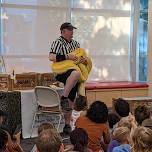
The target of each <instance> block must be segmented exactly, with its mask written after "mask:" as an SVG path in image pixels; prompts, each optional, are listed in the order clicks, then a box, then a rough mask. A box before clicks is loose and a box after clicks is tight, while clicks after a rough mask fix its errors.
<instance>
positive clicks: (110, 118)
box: [108, 113, 120, 129]
mask: <svg viewBox="0 0 152 152" xmlns="http://www.w3.org/2000/svg"><path fill="white" fill-rule="evenodd" d="M119 121H120V118H119V117H118V115H116V114H115V113H109V114H108V123H109V127H110V129H113V127H114V125H116V123H117V122H119Z"/></svg>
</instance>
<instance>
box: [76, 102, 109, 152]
mask: <svg viewBox="0 0 152 152" xmlns="http://www.w3.org/2000/svg"><path fill="white" fill-rule="evenodd" d="M107 120H108V108H107V106H106V104H105V103H104V102H101V101H95V102H93V103H92V104H91V105H90V108H89V109H88V111H87V114H86V116H80V117H79V118H78V119H77V121H76V127H77V128H83V129H84V130H85V131H86V132H87V134H88V137H89V143H88V147H89V148H90V149H91V150H92V151H93V152H99V151H103V148H102V146H101V139H102V138H103V140H104V141H103V142H104V143H105V144H109V142H110V134H109V127H108V125H107Z"/></svg>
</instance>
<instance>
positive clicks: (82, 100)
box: [70, 96, 87, 130]
mask: <svg viewBox="0 0 152 152" xmlns="http://www.w3.org/2000/svg"><path fill="white" fill-rule="evenodd" d="M86 109H87V98H86V97H84V96H78V97H77V98H76V101H75V103H74V109H73V110H72V114H71V122H70V125H71V128H72V130H74V129H75V122H76V120H77V119H78V118H79V117H80V115H81V114H82V112H84V111H85V110H86Z"/></svg>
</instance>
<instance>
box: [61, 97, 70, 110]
mask: <svg viewBox="0 0 152 152" xmlns="http://www.w3.org/2000/svg"><path fill="white" fill-rule="evenodd" d="M61 109H62V110H63V111H71V110H72V108H71V107H70V105H69V101H68V98H64V99H62V98H61Z"/></svg>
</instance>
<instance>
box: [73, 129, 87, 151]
mask: <svg viewBox="0 0 152 152" xmlns="http://www.w3.org/2000/svg"><path fill="white" fill-rule="evenodd" d="M70 141H71V143H72V145H73V146H74V150H76V151H79V152H84V150H85V148H87V145H88V134H87V132H86V131H85V130H84V129H82V128H76V129H75V130H73V131H72V132H71V134H70Z"/></svg>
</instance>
